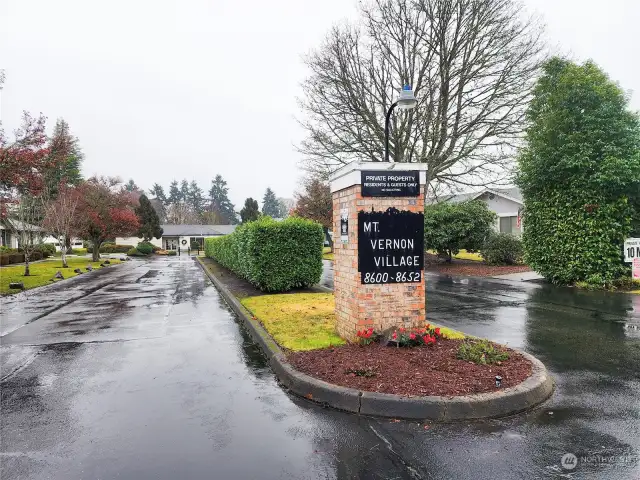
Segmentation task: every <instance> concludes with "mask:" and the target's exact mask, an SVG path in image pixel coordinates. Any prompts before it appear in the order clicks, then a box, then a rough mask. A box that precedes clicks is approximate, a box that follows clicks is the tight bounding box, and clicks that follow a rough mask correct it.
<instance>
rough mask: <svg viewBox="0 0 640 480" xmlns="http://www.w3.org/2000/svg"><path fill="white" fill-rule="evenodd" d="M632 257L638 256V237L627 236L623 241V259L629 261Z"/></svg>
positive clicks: (631, 260)
mask: <svg viewBox="0 0 640 480" xmlns="http://www.w3.org/2000/svg"><path fill="white" fill-rule="evenodd" d="M634 258H640V238H627V239H626V240H625V241H624V261H625V262H627V263H631V262H633V259H634Z"/></svg>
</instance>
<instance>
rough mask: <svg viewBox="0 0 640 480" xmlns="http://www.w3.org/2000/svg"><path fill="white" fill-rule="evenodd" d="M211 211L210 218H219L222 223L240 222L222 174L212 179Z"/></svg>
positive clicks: (233, 223) (210, 193)
mask: <svg viewBox="0 0 640 480" xmlns="http://www.w3.org/2000/svg"><path fill="white" fill-rule="evenodd" d="M209 212H210V213H211V215H210V218H212V219H217V220H218V222H216V223H219V224H221V225H235V224H236V223H238V219H237V217H236V212H235V207H234V206H233V203H231V200H229V188H228V187H227V182H226V181H225V180H224V179H223V178H222V175H216V178H215V179H214V180H212V181H211V188H210V189H209Z"/></svg>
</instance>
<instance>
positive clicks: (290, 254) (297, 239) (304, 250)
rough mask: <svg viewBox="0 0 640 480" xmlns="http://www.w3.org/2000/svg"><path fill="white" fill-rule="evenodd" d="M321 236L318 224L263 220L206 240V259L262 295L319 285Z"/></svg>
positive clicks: (297, 220) (301, 220)
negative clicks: (212, 260)
mask: <svg viewBox="0 0 640 480" xmlns="http://www.w3.org/2000/svg"><path fill="white" fill-rule="evenodd" d="M323 242H324V233H323V230H322V226H321V225H320V224H318V223H314V222H311V221H309V220H304V219H301V218H295V217H290V218H287V219H286V220H283V221H281V222H276V221H275V220H273V219H271V218H269V217H264V218H262V219H260V220H258V221H255V222H249V223H247V224H244V225H241V226H239V227H238V228H237V229H236V231H235V232H234V233H232V234H230V235H226V236H224V237H218V238H207V239H206V240H205V255H206V256H207V257H209V258H212V259H214V260H216V261H217V262H218V263H220V264H221V265H222V266H224V267H226V268H228V269H229V270H231V271H233V272H234V273H235V274H237V275H238V276H240V277H242V278H244V279H246V280H247V281H249V282H251V283H252V284H253V285H255V286H256V287H257V288H259V289H260V290H262V291H265V292H285V291H287V290H291V289H292V288H298V287H308V286H311V285H314V284H316V283H318V282H319V281H320V277H321V275H322V246H323Z"/></svg>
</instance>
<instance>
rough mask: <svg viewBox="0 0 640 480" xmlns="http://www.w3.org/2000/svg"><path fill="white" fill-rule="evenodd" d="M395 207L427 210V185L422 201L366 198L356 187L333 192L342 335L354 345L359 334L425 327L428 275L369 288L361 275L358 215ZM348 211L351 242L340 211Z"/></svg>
mask: <svg viewBox="0 0 640 480" xmlns="http://www.w3.org/2000/svg"><path fill="white" fill-rule="evenodd" d="M389 207H395V208H397V209H398V210H409V211H411V212H416V213H419V212H422V211H423V210H424V186H421V187H420V196H419V197H393V198H389V197H365V198H363V197H362V195H361V186H360V185H353V186H351V187H349V188H345V189H344V190H340V191H337V192H334V193H333V235H334V238H333V240H334V245H335V257H334V264H333V272H334V291H335V299H336V318H337V331H338V334H339V335H340V336H341V337H342V338H344V339H346V340H349V341H354V340H355V339H356V338H357V337H356V332H357V331H358V330H363V329H365V328H369V327H373V328H374V329H376V330H380V331H381V330H386V329H387V328H389V327H405V328H410V327H419V326H423V325H424V323H425V301H424V295H425V294H424V275H423V276H422V279H421V281H420V283H397V284H385V285H364V284H361V283H360V273H359V272H358V212H359V211H361V210H364V211H371V210H372V209H373V210H375V211H380V212H384V211H386V210H387V209H388V208H389ZM343 209H347V210H348V216H349V241H348V243H342V241H341V239H340V212H341V210H343Z"/></svg>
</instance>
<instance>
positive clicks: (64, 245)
mask: <svg viewBox="0 0 640 480" xmlns="http://www.w3.org/2000/svg"><path fill="white" fill-rule="evenodd" d="M68 240H70V239H69V238H65V241H64V243H62V242H60V257H61V258H62V268H69V265H67V248H68V247H67V241H68Z"/></svg>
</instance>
